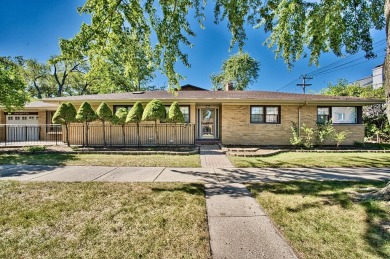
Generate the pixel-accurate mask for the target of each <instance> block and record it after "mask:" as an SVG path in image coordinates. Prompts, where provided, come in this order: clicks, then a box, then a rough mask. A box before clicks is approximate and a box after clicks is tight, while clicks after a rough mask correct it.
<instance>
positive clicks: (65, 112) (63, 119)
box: [52, 103, 77, 146]
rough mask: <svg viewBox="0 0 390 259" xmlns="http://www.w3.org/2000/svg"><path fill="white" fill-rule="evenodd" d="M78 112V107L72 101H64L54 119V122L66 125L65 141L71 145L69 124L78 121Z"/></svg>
mask: <svg viewBox="0 0 390 259" xmlns="http://www.w3.org/2000/svg"><path fill="white" fill-rule="evenodd" d="M76 113H77V112H76V108H75V107H74V105H73V104H72V103H62V104H61V105H60V107H58V109H57V111H56V112H55V113H54V116H53V119H52V122H53V123H54V124H61V125H65V142H66V144H67V145H68V146H70V143H69V132H68V126H69V124H70V123H71V122H74V121H76Z"/></svg>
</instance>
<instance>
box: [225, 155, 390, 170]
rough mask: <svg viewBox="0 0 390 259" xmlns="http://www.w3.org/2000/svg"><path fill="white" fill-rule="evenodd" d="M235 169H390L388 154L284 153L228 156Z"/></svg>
mask: <svg viewBox="0 0 390 259" xmlns="http://www.w3.org/2000/svg"><path fill="white" fill-rule="evenodd" d="M229 159H230V161H232V163H233V164H234V165H235V167H259V168H264V167H279V168H294V167H390V153H309V152H308V153H304V152H286V153H281V154H278V155H274V156H269V157H236V156H230V157H229Z"/></svg>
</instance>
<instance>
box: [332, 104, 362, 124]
mask: <svg viewBox="0 0 390 259" xmlns="http://www.w3.org/2000/svg"><path fill="white" fill-rule="evenodd" d="M332 121H333V123H357V112H356V107H332Z"/></svg>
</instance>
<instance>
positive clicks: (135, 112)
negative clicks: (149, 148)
mask: <svg viewBox="0 0 390 259" xmlns="http://www.w3.org/2000/svg"><path fill="white" fill-rule="evenodd" d="M143 112H144V107H143V106H142V103H141V102H136V103H135V104H134V106H133V107H131V110H130V111H129V114H128V115H127V118H126V122H127V123H129V122H133V123H136V124H137V139H138V146H139V145H141V137H140V134H139V123H140V122H141V120H142V115H143Z"/></svg>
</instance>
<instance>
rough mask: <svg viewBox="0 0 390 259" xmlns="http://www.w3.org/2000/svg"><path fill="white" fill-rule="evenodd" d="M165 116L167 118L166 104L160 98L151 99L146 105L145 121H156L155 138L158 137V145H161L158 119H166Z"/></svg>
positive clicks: (143, 118)
mask: <svg viewBox="0 0 390 259" xmlns="http://www.w3.org/2000/svg"><path fill="white" fill-rule="evenodd" d="M165 118H166V110H165V106H164V105H163V103H162V102H161V101H160V100H157V99H153V100H152V101H150V102H149V103H148V104H147V105H146V107H145V110H144V112H143V114H142V120H143V121H154V129H155V138H156V143H157V145H159V137H158V130H157V121H158V120H160V121H161V120H164V119H165Z"/></svg>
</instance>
